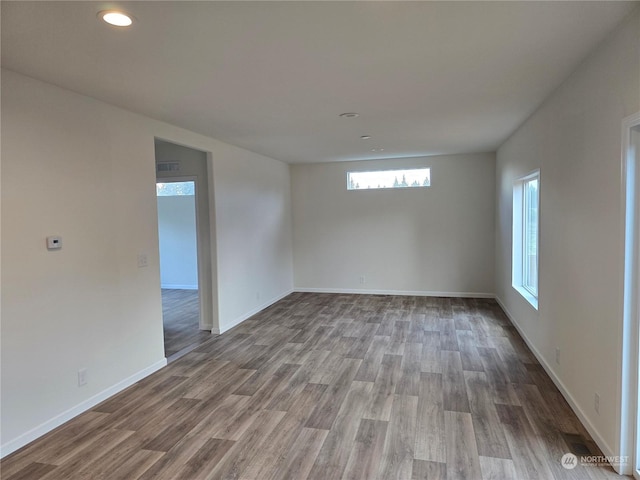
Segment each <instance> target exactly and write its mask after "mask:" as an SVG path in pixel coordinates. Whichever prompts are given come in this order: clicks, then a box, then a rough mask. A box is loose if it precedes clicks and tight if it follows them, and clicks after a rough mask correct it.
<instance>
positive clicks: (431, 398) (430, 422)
mask: <svg viewBox="0 0 640 480" xmlns="http://www.w3.org/2000/svg"><path fill="white" fill-rule="evenodd" d="M445 438H446V437H445V430H444V408H443V391H442V374H440V373H428V372H423V373H422V374H421V376H420V395H419V396H418V416H417V419H416V445H415V449H414V457H415V458H416V459H418V460H425V461H430V462H436V463H445V462H446V461H447V459H446V442H445Z"/></svg>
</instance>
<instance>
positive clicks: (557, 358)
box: [556, 348, 560, 365]
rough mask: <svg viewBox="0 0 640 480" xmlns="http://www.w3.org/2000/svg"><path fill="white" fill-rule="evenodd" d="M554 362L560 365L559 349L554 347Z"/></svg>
mask: <svg viewBox="0 0 640 480" xmlns="http://www.w3.org/2000/svg"><path fill="white" fill-rule="evenodd" d="M556 363H557V364H558V365H560V349H559V348H556Z"/></svg>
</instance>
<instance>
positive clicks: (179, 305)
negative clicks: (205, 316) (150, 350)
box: [162, 288, 211, 357]
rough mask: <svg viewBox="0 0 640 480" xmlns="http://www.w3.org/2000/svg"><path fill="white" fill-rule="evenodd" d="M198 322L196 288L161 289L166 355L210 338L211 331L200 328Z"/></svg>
mask: <svg viewBox="0 0 640 480" xmlns="http://www.w3.org/2000/svg"><path fill="white" fill-rule="evenodd" d="M199 322H200V304H199V299H198V291H197V290H174V289H167V288H163V289H162V323H163V326H164V354H165V356H166V357H170V356H172V355H174V354H176V353H178V352H180V351H181V350H183V349H185V348H188V347H190V346H192V345H196V344H197V345H199V344H201V343H203V342H205V341H207V340H209V339H211V332H209V331H205V330H200V328H199Z"/></svg>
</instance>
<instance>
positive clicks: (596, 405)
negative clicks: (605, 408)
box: [593, 393, 600, 415]
mask: <svg viewBox="0 0 640 480" xmlns="http://www.w3.org/2000/svg"><path fill="white" fill-rule="evenodd" d="M593 409H594V410H595V411H596V413H597V414H598V415H600V395H598V394H597V393H596V394H594V395H593Z"/></svg>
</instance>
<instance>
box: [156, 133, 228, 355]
mask: <svg viewBox="0 0 640 480" xmlns="http://www.w3.org/2000/svg"><path fill="white" fill-rule="evenodd" d="M155 152H156V195H157V197H156V198H157V207H158V241H159V252H160V284H161V289H162V290H161V291H162V312H163V330H164V350H165V357H167V360H168V361H169V362H171V361H174V360H177V359H178V358H180V357H182V356H183V355H185V354H187V353H189V352H190V351H191V350H193V349H195V348H197V347H198V346H199V345H201V344H202V343H204V342H206V341H208V340H210V339H211V332H212V329H215V324H214V311H215V310H216V309H215V308H214V304H213V299H214V295H213V291H214V289H213V285H212V279H213V274H212V270H213V263H212V257H213V255H212V251H215V250H213V249H212V241H211V239H212V238H213V237H214V235H213V233H212V229H211V221H210V216H209V211H210V209H209V203H210V198H209V171H210V168H209V158H208V154H207V153H206V152H202V151H199V150H195V149H191V148H188V147H184V146H181V145H176V144H173V143H170V142H166V141H163V140H159V139H156V140H155Z"/></svg>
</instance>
